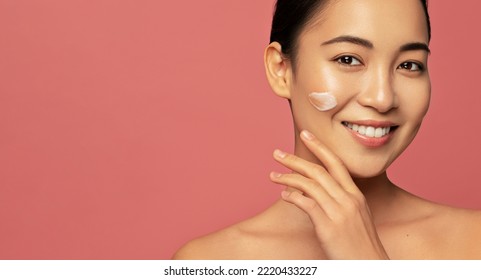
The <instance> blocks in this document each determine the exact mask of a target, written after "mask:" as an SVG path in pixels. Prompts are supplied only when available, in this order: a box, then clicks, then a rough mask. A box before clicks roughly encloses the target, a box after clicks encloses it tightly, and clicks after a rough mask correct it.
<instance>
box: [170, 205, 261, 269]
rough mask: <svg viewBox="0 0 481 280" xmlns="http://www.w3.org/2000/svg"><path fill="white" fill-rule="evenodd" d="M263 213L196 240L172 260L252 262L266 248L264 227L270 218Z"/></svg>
mask: <svg viewBox="0 0 481 280" xmlns="http://www.w3.org/2000/svg"><path fill="white" fill-rule="evenodd" d="M266 212H269V211H265V212H263V213H260V214H258V215H257V216H254V217H252V218H249V219H247V220H244V221H241V222H239V223H237V224H234V225H231V226H229V227H227V228H225V229H222V230H219V231H216V232H214V233H211V234H208V235H205V236H202V237H199V238H196V239H194V240H191V241H189V242H188V243H187V244H185V245H184V246H182V247H181V248H180V249H179V250H178V251H177V253H175V255H174V257H173V259H202V260H209V259H211V260H212V259H222V260H231V259H252V258H255V255H256V253H257V252H259V250H258V249H259V246H261V245H263V246H265V245H266V240H268V239H270V238H266V237H267V236H265V235H266V234H265V233H266V230H265V226H266V224H268V223H267V220H269V219H270V215H269V214H266Z"/></svg>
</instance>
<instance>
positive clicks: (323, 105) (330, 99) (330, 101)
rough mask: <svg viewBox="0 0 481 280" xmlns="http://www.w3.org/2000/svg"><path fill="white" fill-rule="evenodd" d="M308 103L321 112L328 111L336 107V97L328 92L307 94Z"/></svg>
mask: <svg viewBox="0 0 481 280" xmlns="http://www.w3.org/2000/svg"><path fill="white" fill-rule="evenodd" d="M309 101H310V102H311V104H312V106H314V107H315V108H316V109H317V110H319V111H321V112H325V111H329V110H331V109H334V108H335V107H336V106H337V101H336V97H334V95H332V94H330V93H329V92H313V93H311V94H309Z"/></svg>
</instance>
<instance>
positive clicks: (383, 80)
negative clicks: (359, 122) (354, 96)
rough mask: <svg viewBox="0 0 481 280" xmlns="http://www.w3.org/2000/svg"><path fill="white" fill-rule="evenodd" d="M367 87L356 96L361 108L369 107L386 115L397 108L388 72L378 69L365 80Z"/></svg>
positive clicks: (392, 84) (395, 96)
mask: <svg viewBox="0 0 481 280" xmlns="http://www.w3.org/2000/svg"><path fill="white" fill-rule="evenodd" d="M367 81H368V84H369V86H367V87H365V91H364V92H361V93H360V94H359V95H358V102H359V104H361V105H362V106H365V107H371V108H373V109H375V110H376V111H378V112H379V113H386V112H388V111H390V110H391V109H393V108H397V106H398V100H397V95H396V92H395V90H394V83H393V77H392V75H391V74H390V73H389V71H388V70H386V69H382V68H378V69H377V71H376V72H375V73H372V75H371V79H367Z"/></svg>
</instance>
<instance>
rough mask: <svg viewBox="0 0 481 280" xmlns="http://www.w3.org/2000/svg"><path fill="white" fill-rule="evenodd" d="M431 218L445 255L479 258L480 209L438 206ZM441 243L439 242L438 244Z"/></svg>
mask: <svg viewBox="0 0 481 280" xmlns="http://www.w3.org/2000/svg"><path fill="white" fill-rule="evenodd" d="M438 209H439V212H438V213H439V214H438V215H436V216H435V217H434V218H433V223H434V224H435V227H434V228H436V229H437V232H436V235H437V236H441V237H443V238H441V239H440V240H442V243H443V246H444V247H445V248H446V249H447V250H446V251H445V252H446V256H448V258H451V259H481V211H480V210H472V209H463V208H456V207H451V206H445V205H442V206H439V208H438ZM439 245H441V244H439Z"/></svg>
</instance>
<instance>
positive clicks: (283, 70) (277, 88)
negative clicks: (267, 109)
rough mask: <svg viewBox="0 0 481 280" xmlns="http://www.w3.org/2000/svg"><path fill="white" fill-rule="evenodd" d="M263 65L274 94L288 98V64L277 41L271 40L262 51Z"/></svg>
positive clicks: (289, 94) (289, 95)
mask: <svg viewBox="0 0 481 280" xmlns="http://www.w3.org/2000/svg"><path fill="white" fill-rule="evenodd" d="M264 66H265V70H266V76H267V80H268V81H269V84H270V85H271V88H272V90H273V91H274V92H275V93H276V95H278V96H280V97H283V98H286V99H290V98H291V93H290V87H289V85H290V64H289V61H288V60H287V59H286V58H285V57H283V55H282V48H281V45H280V44H279V43H278V42H272V43H271V44H269V46H267V48H266V49H265V51H264Z"/></svg>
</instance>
